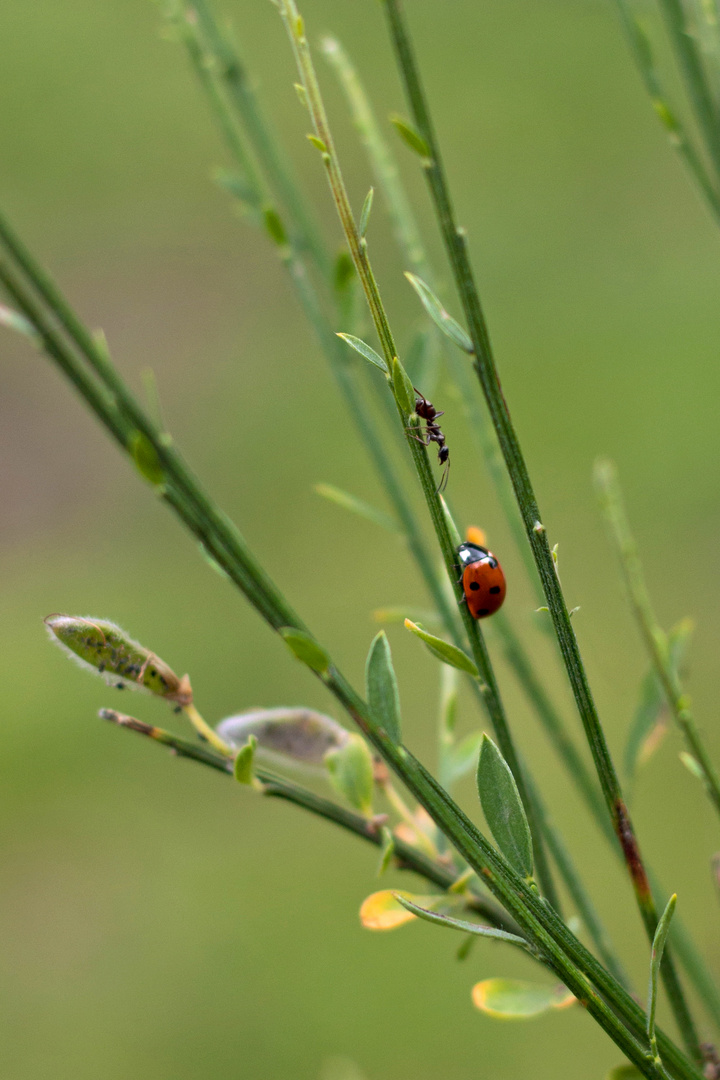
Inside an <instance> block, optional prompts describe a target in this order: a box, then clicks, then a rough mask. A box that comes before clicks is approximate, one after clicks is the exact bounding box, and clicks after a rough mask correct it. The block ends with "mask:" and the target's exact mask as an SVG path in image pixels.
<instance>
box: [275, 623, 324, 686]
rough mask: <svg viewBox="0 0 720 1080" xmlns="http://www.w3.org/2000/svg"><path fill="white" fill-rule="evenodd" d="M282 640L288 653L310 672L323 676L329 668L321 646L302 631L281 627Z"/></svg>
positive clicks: (292, 627)
mask: <svg viewBox="0 0 720 1080" xmlns="http://www.w3.org/2000/svg"><path fill="white" fill-rule="evenodd" d="M279 633H280V635H281V637H283V638H284V640H285V644H286V645H287V647H288V649H290V652H291V653H292V654H293V655H294V656H296V657H297V659H298V660H301V661H302V663H303V664H307V666H308V667H309V668H311V670H312V671H317V672H318V673H319V674H321V675H322V674H324V672H326V671H327V669H328V668H329V666H330V657H329V656H328V654H327V653H326V652H325V650H324V649H323V648H322V646H321V645H319V644H318V642H317V641H316V640H315V638H313V637H311V636H310V634H308V633H306V632H305V631H304V630H297V629H296V628H295V627H294V626H282V627H281V628H280V631H279Z"/></svg>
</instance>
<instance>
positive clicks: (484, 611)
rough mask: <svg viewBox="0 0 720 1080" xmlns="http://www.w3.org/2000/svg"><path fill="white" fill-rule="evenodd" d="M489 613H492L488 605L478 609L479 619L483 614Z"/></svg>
mask: <svg viewBox="0 0 720 1080" xmlns="http://www.w3.org/2000/svg"><path fill="white" fill-rule="evenodd" d="M489 614H490V608H486V607H484V608H480V610H479V611H478V619H481V618H482V617H483V615H489Z"/></svg>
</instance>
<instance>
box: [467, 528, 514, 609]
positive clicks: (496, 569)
mask: <svg viewBox="0 0 720 1080" xmlns="http://www.w3.org/2000/svg"><path fill="white" fill-rule="evenodd" d="M458 558H459V560H460V565H461V567H462V572H463V575H462V586H463V592H464V593H465V600H466V601H467V606H468V611H469V612H470V614H471V615H472V617H473V618H474V619H486V618H487V617H488V615H494V614H495V612H496V611H497V610H498V609H499V608H501V607H502V604H503V600H504V599H505V591H506V584H505V575H504V574H503V572H502V568H501V566H500V563H499V562H498V561H497V559H496V558H495V556H494V555H493V553H492V552H491V551H488V550H487V548H484V547H481V546H480V545H479V544H476V543H473V542H468V543H466V544H461V545H460V547H459V548H458Z"/></svg>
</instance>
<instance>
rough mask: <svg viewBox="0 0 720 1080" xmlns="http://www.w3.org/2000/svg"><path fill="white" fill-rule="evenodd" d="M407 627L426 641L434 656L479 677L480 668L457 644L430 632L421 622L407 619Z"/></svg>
mask: <svg viewBox="0 0 720 1080" xmlns="http://www.w3.org/2000/svg"><path fill="white" fill-rule="evenodd" d="M405 629H406V630H409V631H410V632H411V633H412V634H415V636H416V637H419V638H420V640H421V641H424V642H425V644H426V645H427V647H428V649H429V650H430V652H431V653H432V654H433V656H436V657H437V658H438V660H442V662H443V663H444V664H449V665H450V667H454V668H457V669H458V671H464V672H466V674H468V675H472V676H473V678H474V679H477V678H479V672H478V669H477V668H476V667H475V665H474V664H473V662H472V660H471V659H470V657H469V656H468V655H467V654H466V653H464V652H463V651H462V649H458V647H457V645H451V644H450V642H449V641H445V640H444V639H443V638H439V637H436V636H435V635H434V634H430V633H428V631H427V630H425V629H424V628H423V627H422V626H420V624H419V623H414V622H412V621H411V620H410V619H406V620H405Z"/></svg>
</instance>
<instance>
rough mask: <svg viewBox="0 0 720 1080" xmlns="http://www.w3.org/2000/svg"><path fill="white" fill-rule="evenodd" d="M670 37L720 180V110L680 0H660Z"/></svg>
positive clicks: (696, 117) (699, 125)
mask: <svg viewBox="0 0 720 1080" xmlns="http://www.w3.org/2000/svg"><path fill="white" fill-rule="evenodd" d="M658 5H659V7H660V10H661V12H662V15H663V18H664V20H665V26H666V28H667V33H668V37H669V38H670V42H671V44H672V47H673V50H674V52H675V56H676V58H677V62H678V66H679V68H680V71H681V72H682V76H683V79H684V81H685V87H686V89H687V92H688V97H689V98H690V102H691V104H692V107H693V112H694V113H695V119H696V121H697V124H698V127H699V128H700V131H701V132H702V135H703V138H704V140H705V145H706V147H707V151H708V154H709V155H710V158H711V160H712V162H713V167H714V169H715V175H716V177H717V178H718V181H720V112H718V108H717V106H716V103H715V100H714V97H713V93H712V90H711V89H710V86H709V84H708V80H707V76H706V74H705V69H704V67H703V62H702V57H701V56H700V53H699V51H698V48H697V45H696V42H695V38H694V37H693V35H692V34H691V33H690V32H689V27H687V26H686V24H685V13H684V11H683V8H682V4H681V2H680V0H658Z"/></svg>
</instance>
